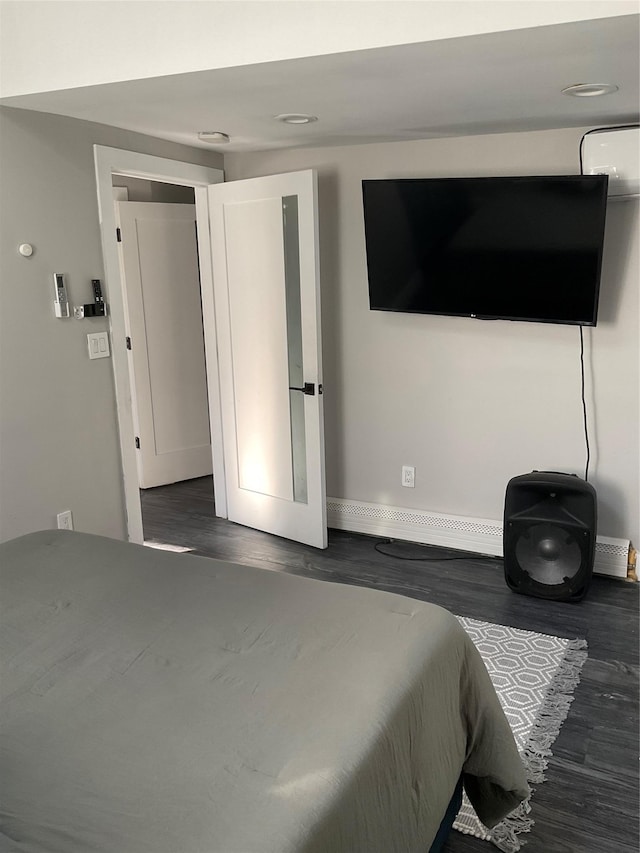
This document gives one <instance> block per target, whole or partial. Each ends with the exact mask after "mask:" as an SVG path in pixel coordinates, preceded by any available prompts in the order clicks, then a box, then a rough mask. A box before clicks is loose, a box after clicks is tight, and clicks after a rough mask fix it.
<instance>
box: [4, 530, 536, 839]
mask: <svg viewBox="0 0 640 853" xmlns="http://www.w3.org/2000/svg"><path fill="white" fill-rule="evenodd" d="M0 584H1V586H0V590H1V599H0V605H1V607H2V611H1V621H0V640H1V647H0V651H1V656H2V674H1V681H0V689H1V691H2V692H1V700H0V701H1V705H0V735H1V737H0V779H1V780H2V781H1V782H0V784H1V786H2V788H1V795H2V796H1V800H2V803H1V826H0V849H1V850H3V851H5V850H11V851H20V853H27V851H28V853H45V851H46V853H57V852H58V851H60V853H92V852H93V851H95V853H254V851H255V852H256V853H258V851H259V853H294V851H295V853H377V851H379V852H380V853H394V851H398V853H412V851H415V852H416V853H418V851H419V853H427V851H429V849H430V847H431V845H432V843H433V842H434V839H435V838H436V835H437V833H438V829H439V827H440V825H441V823H442V821H443V816H444V815H445V813H446V811H447V807H448V805H449V803H450V801H451V798H452V794H453V793H454V791H455V789H456V786H457V784H458V781H459V779H460V778H461V777H462V779H463V781H464V786H465V789H466V791H467V793H468V795H469V797H470V799H471V801H472V803H473V804H474V807H475V808H476V811H477V812H478V814H479V816H480V818H481V819H482V820H483V821H484V822H485V823H487V824H488V825H492V824H494V823H495V822H497V821H498V820H499V819H501V818H502V817H503V816H504V815H505V814H506V813H507V812H509V811H510V810H511V809H513V808H514V807H515V806H517V805H518V803H519V802H520V801H521V800H522V799H523V798H525V797H526V796H527V795H528V793H529V792H528V788H527V784H526V781H525V776H524V771H523V767H522V763H521V761H520V759H519V757H518V754H517V751H516V748H515V744H514V741H513V737H512V735H511V732H510V729H509V726H508V723H507V721H506V719H505V717H504V714H503V712H502V710H501V708H500V705H499V703H498V700H497V697H496V694H495V692H494V690H493V687H492V686H491V683H490V681H489V678H488V675H487V673H486V670H485V668H484V665H483V664H482V661H481V660H480V657H479V655H478V653H477V651H476V649H475V648H474V646H473V644H472V643H471V641H470V640H469V638H468V637H467V635H466V634H465V633H464V631H463V630H462V628H461V627H460V626H459V624H458V622H457V620H456V619H455V618H454V617H453V616H452V615H451V614H449V613H448V612H447V611H446V610H443V609H442V608H440V607H436V606H434V605H430V604H427V603H424V602H419V601H414V600H413V599H408V598H404V597H402V596H398V595H392V594H389V593H384V592H380V591H376V590H370V589H362V588H358V587H352V586H344V585H338V584H331V583H326V582H323V581H315V580H310V579H306V578H300V577H296V576H293V575H289V574H284V573H280V572H274V571H267V570H264V569H257V568H251V567H248V566H242V565H236V564H232V563H227V562H223V561H219V560H213V559H207V558H203V557H196V556H191V555H183V554H175V553H169V552H165V551H159V550H153V549H150V548H144V547H142V546H138V545H133V544H129V543H123V542H118V541H115V540H111V539H106V538H103V537H98V536H91V535H87V534H82V533H74V532H68V531H43V532H39V533H33V534H29V535H27V536H23V537H21V538H19V539H14V540H12V541H10V542H5V543H4V544H2V545H0Z"/></svg>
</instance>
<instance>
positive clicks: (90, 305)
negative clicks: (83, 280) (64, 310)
mask: <svg viewBox="0 0 640 853" xmlns="http://www.w3.org/2000/svg"><path fill="white" fill-rule="evenodd" d="M91 287H92V288H93V302H87V303H85V304H84V305H75V306H74V309H73V316H74V317H75V318H76V320H83V319H84V318H85V317H106V316H107V304H106V302H105V301H104V296H103V295H102V285H101V284H100V279H99V278H92V279H91Z"/></svg>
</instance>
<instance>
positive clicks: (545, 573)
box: [515, 524, 583, 585]
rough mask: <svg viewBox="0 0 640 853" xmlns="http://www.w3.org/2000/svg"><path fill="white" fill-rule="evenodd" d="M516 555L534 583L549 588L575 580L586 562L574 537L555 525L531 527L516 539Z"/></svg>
mask: <svg viewBox="0 0 640 853" xmlns="http://www.w3.org/2000/svg"><path fill="white" fill-rule="evenodd" d="M515 555H516V560H517V561H518V565H519V566H520V568H521V569H522V571H523V572H526V573H527V574H528V575H529V577H530V578H531V579H532V580H534V581H537V582H538V583H543V584H550V585H554V584H562V583H564V582H565V579H566V578H573V577H575V575H576V574H577V573H578V572H579V571H580V566H581V565H582V559H583V555H582V550H581V548H580V545H579V544H578V542H577V541H576V539H575V537H574V536H573V535H572V534H571V533H570V532H569V531H568V530H567V529H566V528H562V527H558V526H557V525H554V524H536V525H534V526H532V527H528V528H527V529H526V530H525V531H524V532H523V533H522V534H521V535H520V536H518V538H517V540H516V543H515Z"/></svg>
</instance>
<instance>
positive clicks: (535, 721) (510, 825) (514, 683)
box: [453, 616, 587, 853]
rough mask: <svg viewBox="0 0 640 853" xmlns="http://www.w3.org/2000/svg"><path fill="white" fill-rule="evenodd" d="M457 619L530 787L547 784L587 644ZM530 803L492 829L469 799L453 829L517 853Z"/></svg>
mask: <svg viewBox="0 0 640 853" xmlns="http://www.w3.org/2000/svg"><path fill="white" fill-rule="evenodd" d="M458 620H459V622H460V624H461V625H462V627H463V628H464V629H465V631H466V632H467V634H469V636H470V637H471V639H472V640H473V642H474V644H475V646H476V648H477V649H478V651H479V652H480V655H481V656H482V660H483V661H484V664H485V666H486V667H487V671H488V673H489V676H490V677H491V681H492V682H493V686H494V687H495V689H496V693H497V694H498V698H499V699H500V703H501V705H502V708H503V710H504V712H505V714H506V717H507V719H508V720H509V724H510V726H511V729H512V730H513V735H514V737H515V741H516V745H517V747H518V751H519V753H520V755H521V756H522V760H523V762H524V765H525V767H526V769H527V778H528V781H529V784H530V785H536V784H539V783H541V782H543V781H544V779H545V776H544V771H545V768H546V766H547V763H548V760H549V756H550V755H551V746H552V744H553V742H554V741H555V739H556V738H557V736H558V733H559V732H560V727H561V726H562V723H563V722H564V721H565V720H566V718H567V714H568V713H569V707H570V705H571V703H572V702H573V692H574V690H575V688H576V685H577V684H578V682H579V680H580V670H581V669H582V666H583V664H584V662H585V660H586V659H587V652H586V648H587V643H586V641H585V640H565V639H562V638H561V637H553V636H551V635H549V634H536V633H534V632H532V631H520V630H519V629H517V628H508V627H506V626H505V625H492V624H491V623H489V622H478V621H476V620H475V619H467V618H465V617H462V616H459V617H458ZM530 811H531V806H530V805H529V801H528V800H527V801H526V802H525V803H523V804H522V805H520V806H519V807H518V808H517V809H516V810H515V811H514V812H512V813H511V814H510V815H508V816H507V817H506V818H505V819H504V821H502V823H500V824H498V826H495V827H494V828H493V829H488V828H487V827H486V826H484V824H482V823H481V822H480V820H479V819H478V817H477V815H476V813H475V811H474V810H473V807H472V805H471V803H470V802H469V800H468V799H467V797H466V795H464V797H463V802H462V808H461V809H460V811H459V812H458V816H457V817H456V820H455V823H454V824H453V826H454V829H457V830H459V831H460V832H464V833H466V834H467V835H474V836H475V837H476V838H482V839H483V840H486V841H491V842H492V843H493V844H494V845H495V846H496V847H498V849H500V850H503V851H505V853H515V851H517V850H519V849H520V847H521V844H522V842H521V841H520V840H519V838H518V836H519V835H520V834H521V833H523V832H529V831H530V829H531V827H532V826H533V820H532V819H531V818H530V817H529V812H530Z"/></svg>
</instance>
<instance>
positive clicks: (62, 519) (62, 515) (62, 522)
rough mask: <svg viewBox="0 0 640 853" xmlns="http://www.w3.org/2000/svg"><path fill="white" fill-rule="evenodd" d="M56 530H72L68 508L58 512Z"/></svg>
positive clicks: (71, 519)
mask: <svg viewBox="0 0 640 853" xmlns="http://www.w3.org/2000/svg"><path fill="white" fill-rule="evenodd" d="M58 530H73V516H72V515H71V510H70V509H66V510H65V511H64V512H59V513H58Z"/></svg>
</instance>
